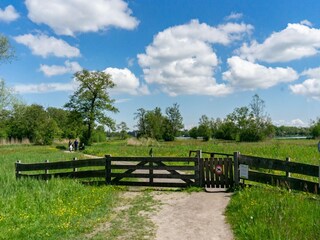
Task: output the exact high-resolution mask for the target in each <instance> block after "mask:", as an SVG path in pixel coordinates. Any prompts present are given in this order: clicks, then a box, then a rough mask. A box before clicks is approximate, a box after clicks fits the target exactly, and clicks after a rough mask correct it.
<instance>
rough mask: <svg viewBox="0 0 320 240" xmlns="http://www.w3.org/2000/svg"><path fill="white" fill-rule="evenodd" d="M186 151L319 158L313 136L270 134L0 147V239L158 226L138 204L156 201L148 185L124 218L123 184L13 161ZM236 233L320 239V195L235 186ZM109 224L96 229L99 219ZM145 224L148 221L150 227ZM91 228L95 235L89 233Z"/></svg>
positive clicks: (135, 233)
mask: <svg viewBox="0 0 320 240" xmlns="http://www.w3.org/2000/svg"><path fill="white" fill-rule="evenodd" d="M150 148H152V149H153V155H154V156H188V155H189V150H198V149H202V150H203V151H208V152H222V153H233V152H235V151H239V152H241V153H243V154H246V155H254V156H261V157H269V158H276V159H283V160H284V159H285V158H286V157H290V158H291V161H295V162H303V163H308V164H314V165H318V164H319V159H320V154H319V152H318V150H317V141H315V140H271V141H267V142H260V143H235V142H225V141H209V142H202V141H197V140H178V141H175V142H170V143H166V142H155V141H151V140H141V141H137V140H134V139H130V140H127V141H116V140H114V141H108V142H105V143H101V144H95V145H93V146H91V147H87V148H86V150H85V151H84V152H83V153H68V152H64V151H62V150H60V148H59V147H57V146H31V145H6V146H0V186H1V187H0V239H88V238H90V239H104V238H105V237H108V238H107V239H119V238H122V239H124V238H123V237H124V236H128V232H130V235H129V236H130V239H141V238H143V236H145V237H146V238H145V239H153V237H154V231H155V229H154V226H152V223H151V222H150V221H149V220H148V219H147V217H143V216H140V215H139V214H137V212H138V211H152V206H153V205H156V203H155V202H154V200H153V199H152V198H151V197H150V196H149V195H148V192H145V193H144V194H143V195H142V197H139V198H136V199H133V200H130V201H131V204H132V207H129V211H126V212H125V213H118V214H121V215H123V214H127V215H126V217H125V221H121V219H120V218H117V213H116V211H115V209H117V207H119V205H121V204H128V203H127V202H126V201H128V200H125V199H124V198H123V197H122V196H123V193H124V192H125V188H117V187H111V186H88V185H84V184H82V183H81V182H80V181H77V180H72V179H69V180H66V179H53V180H50V181H48V182H45V181H37V180H32V179H21V180H18V181H17V180H16V179H15V172H14V163H15V162H16V161H17V160H21V161H22V162H24V163H31V162H43V161H44V160H49V161H50V162H51V161H60V160H71V159H72V158H74V157H77V158H78V159H84V158H86V156H84V154H91V155H97V156H104V155H106V154H111V155H112V156H149V151H150ZM226 216H227V220H228V222H229V223H230V224H231V226H232V229H233V231H234V234H235V236H236V239H317V238H318V237H317V236H320V218H319V216H320V198H319V197H318V196H316V195H312V194H307V193H302V192H293V191H292V192H288V191H285V190H281V189H278V188H274V187H269V186H265V187H261V186H260V187H251V188H245V189H242V190H239V191H236V192H235V194H234V195H233V197H232V199H231V201H230V204H229V206H228V207H227V210H226ZM104 222H109V223H110V226H109V227H108V229H105V230H103V231H100V232H99V233H97V234H93V235H90V233H92V232H94V229H95V228H97V227H98V226H99V225H100V224H101V223H104ZM141 226H145V229H144V228H143V227H142V228H141ZM88 234H89V235H88Z"/></svg>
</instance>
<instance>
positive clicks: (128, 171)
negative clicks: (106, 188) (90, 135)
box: [112, 158, 148, 182]
mask: <svg viewBox="0 0 320 240" xmlns="http://www.w3.org/2000/svg"><path fill="white" fill-rule="evenodd" d="M112 161H113V158H112ZM147 163H148V161H141V162H140V163H138V164H137V165H136V166H144V165H146V164H147ZM135 170H136V169H128V170H127V171H125V172H124V173H125V174H129V173H133V172H134V171H135ZM121 179H122V178H121V177H116V178H114V179H113V180H112V182H116V181H120V180H121Z"/></svg>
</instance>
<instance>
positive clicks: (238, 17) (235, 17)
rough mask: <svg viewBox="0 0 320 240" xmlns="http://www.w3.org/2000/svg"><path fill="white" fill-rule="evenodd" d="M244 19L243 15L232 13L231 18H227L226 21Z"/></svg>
mask: <svg viewBox="0 0 320 240" xmlns="http://www.w3.org/2000/svg"><path fill="white" fill-rule="evenodd" d="M242 17H243V14H242V13H237V12H232V13H231V14H230V15H229V16H227V17H225V19H226V20H238V19H241V18H242Z"/></svg>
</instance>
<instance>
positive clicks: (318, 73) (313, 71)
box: [301, 67, 320, 79]
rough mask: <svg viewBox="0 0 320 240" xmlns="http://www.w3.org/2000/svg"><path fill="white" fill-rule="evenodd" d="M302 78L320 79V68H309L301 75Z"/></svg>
mask: <svg viewBox="0 0 320 240" xmlns="http://www.w3.org/2000/svg"><path fill="white" fill-rule="evenodd" d="M301 75H302V76H308V77H310V78H319V79H320V67H317V68H309V69H307V70H305V71H303V72H302V73H301Z"/></svg>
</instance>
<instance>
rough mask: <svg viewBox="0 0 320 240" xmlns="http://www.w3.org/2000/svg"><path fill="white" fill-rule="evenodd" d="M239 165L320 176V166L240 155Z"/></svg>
mask: <svg viewBox="0 0 320 240" xmlns="http://www.w3.org/2000/svg"><path fill="white" fill-rule="evenodd" d="M239 163H243V164H248V165H249V166H250V167H256V168H266V169H273V170H279V171H284V172H291V173H298V174H303V175H307V176H312V177H318V176H319V166H315V165H310V164H304V163H297V162H286V161H283V160H278V159H269V158H261V157H254V156H246V155H240V158H239Z"/></svg>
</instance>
